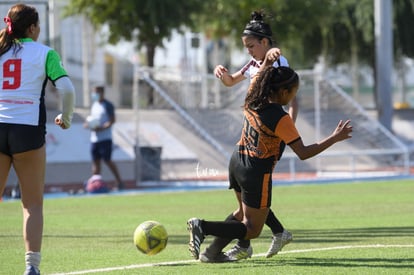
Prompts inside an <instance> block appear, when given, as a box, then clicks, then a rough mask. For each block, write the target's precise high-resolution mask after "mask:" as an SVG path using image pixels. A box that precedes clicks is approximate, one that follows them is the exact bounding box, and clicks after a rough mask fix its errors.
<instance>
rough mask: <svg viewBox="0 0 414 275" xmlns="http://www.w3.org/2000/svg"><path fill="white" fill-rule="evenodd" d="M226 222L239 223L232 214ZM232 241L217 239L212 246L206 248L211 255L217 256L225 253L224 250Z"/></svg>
mask: <svg viewBox="0 0 414 275" xmlns="http://www.w3.org/2000/svg"><path fill="white" fill-rule="evenodd" d="M224 221H237V219H236V217H235V216H233V213H231V214H230V215H229V216H227V218H226V219H225V220H224ZM231 241H232V239H225V238H220V237H215V238H214V240H213V241H212V242H211V244H210V245H209V246H208V247H207V248H206V251H207V252H208V253H209V254H212V255H215V254H218V253H220V252H221V251H223V249H224V248H225V247H226V246H227V245H228V244H229V243H230V242H231Z"/></svg>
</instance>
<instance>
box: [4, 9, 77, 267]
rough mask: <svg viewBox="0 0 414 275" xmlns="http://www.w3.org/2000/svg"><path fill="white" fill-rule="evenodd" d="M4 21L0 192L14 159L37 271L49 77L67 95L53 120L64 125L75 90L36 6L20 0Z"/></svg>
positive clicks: (29, 257) (30, 263)
mask: <svg viewBox="0 0 414 275" xmlns="http://www.w3.org/2000/svg"><path fill="white" fill-rule="evenodd" d="M4 22H5V24H6V26H5V28H3V29H2V30H1V31H0V85H1V88H0V195H1V194H3V191H4V188H5V185H6V181H7V177H8V173H9V171H10V168H11V166H12V165H13V168H14V170H15V171H16V174H17V177H18V180H19V184H20V191H21V200H22V207H23V238H24V242H25V249H26V253H25V263H26V271H25V273H24V274H25V275H37V274H40V271H39V264H40V260H41V254H40V251H41V244H42V235H43V190H44V182H45V167H46V150H45V134H46V108H45V103H44V96H45V86H46V83H47V81H48V80H50V81H51V82H52V84H53V85H54V86H55V87H56V89H57V90H58V91H59V92H60V94H61V96H62V97H61V98H62V113H61V114H59V115H58V116H57V117H56V118H55V120H54V123H55V124H56V125H57V126H59V127H61V128H62V129H67V128H69V127H70V125H71V120H72V115H73V107H74V97H75V90H74V87H73V84H72V82H71V80H70V79H69V77H68V76H67V73H66V71H65V69H64V68H63V67H62V64H61V59H60V57H59V55H58V54H57V52H56V51H54V50H53V49H51V48H49V47H47V46H45V45H42V44H40V43H38V42H36V41H37V39H38V37H39V33H40V26H39V15H38V12H37V10H36V9H35V8H34V7H31V6H28V5H25V4H16V5H14V6H12V7H11V8H10V10H9V11H8V13H7V16H6V17H5V18H4ZM4 264H7V263H3V265H4Z"/></svg>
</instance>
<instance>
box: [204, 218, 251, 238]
mask: <svg viewBox="0 0 414 275" xmlns="http://www.w3.org/2000/svg"><path fill="white" fill-rule="evenodd" d="M201 228H202V229H203V232H204V234H205V235H213V236H216V237H220V238H224V239H231V240H233V239H243V238H244V236H246V232H247V228H246V226H245V225H244V223H241V222H239V221H224V222H209V221H205V220H202V221H201Z"/></svg>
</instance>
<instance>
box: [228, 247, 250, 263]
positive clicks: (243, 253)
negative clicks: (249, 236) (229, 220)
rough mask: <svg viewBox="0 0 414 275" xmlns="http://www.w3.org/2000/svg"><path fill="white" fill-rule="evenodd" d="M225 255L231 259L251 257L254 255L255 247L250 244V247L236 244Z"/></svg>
mask: <svg viewBox="0 0 414 275" xmlns="http://www.w3.org/2000/svg"><path fill="white" fill-rule="evenodd" d="M225 255H226V256H227V257H228V258H229V259H230V261H232V262H234V261H239V260H243V259H247V258H251V257H252V255H253V248H252V246H251V245H249V247H248V248H244V247H241V246H239V245H238V244H236V245H235V246H233V248H231V249H230V250H229V251H227V252H226V253H225Z"/></svg>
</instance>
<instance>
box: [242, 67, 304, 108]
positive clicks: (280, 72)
mask: <svg viewBox="0 0 414 275" xmlns="http://www.w3.org/2000/svg"><path fill="white" fill-rule="evenodd" d="M298 84H299V76H298V74H297V73H296V72H295V71H294V70H292V69H291V68H289V67H283V66H282V67H277V68H275V67H273V66H269V67H266V68H265V69H264V70H263V71H262V72H260V73H259V75H258V76H257V79H256V82H255V83H254V84H253V87H252V88H251V89H250V91H249V93H248V94H247V96H246V99H245V101H244V108H248V109H252V110H260V109H263V108H264V107H266V106H267V105H269V103H270V102H269V99H270V98H271V97H272V96H273V95H274V94H275V93H278V92H279V91H280V90H282V89H287V90H289V91H290V90H291V89H292V88H293V87H295V86H297V85H298Z"/></svg>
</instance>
